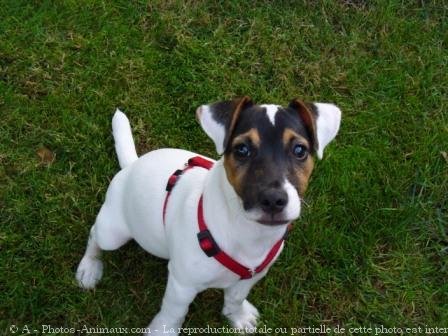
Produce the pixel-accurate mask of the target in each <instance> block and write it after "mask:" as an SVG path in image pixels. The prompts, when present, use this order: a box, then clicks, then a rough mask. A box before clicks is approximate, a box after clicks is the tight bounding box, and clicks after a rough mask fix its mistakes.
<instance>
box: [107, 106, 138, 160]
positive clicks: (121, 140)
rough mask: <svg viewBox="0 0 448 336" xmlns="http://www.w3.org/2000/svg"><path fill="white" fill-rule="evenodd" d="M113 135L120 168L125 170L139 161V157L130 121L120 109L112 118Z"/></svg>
mask: <svg viewBox="0 0 448 336" xmlns="http://www.w3.org/2000/svg"><path fill="white" fill-rule="evenodd" d="M112 134H113V136H114V140H115V151H116V152H117V156H118V162H119V163H120V167H121V168H124V167H126V166H129V165H130V164H131V163H132V162H134V161H135V160H137V159H138V156H137V152H136V151H135V145H134V139H133V138H132V131H131V125H129V120H128V118H127V117H126V115H125V114H124V113H123V112H121V111H120V110H119V109H117V110H116V111H115V114H114V117H113V118H112Z"/></svg>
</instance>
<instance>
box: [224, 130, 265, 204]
mask: <svg viewBox="0 0 448 336" xmlns="http://www.w3.org/2000/svg"><path fill="white" fill-rule="evenodd" d="M242 143H250V144H251V146H252V147H254V148H255V149H256V148H259V147H260V134H259V133H258V130H257V129H256V128H251V129H250V130H249V131H247V132H246V133H243V134H239V135H237V136H236V137H235V138H233V139H232V144H231V147H232V148H233V147H235V146H236V145H238V144H242ZM224 169H225V171H226V174H227V179H228V180H229V182H230V184H231V185H232V186H233V188H234V189H235V191H236V193H237V194H238V195H239V196H240V197H241V196H242V189H243V187H242V184H243V180H244V177H245V175H246V173H247V170H248V169H247V165H244V164H242V163H241V162H238V160H236V159H235V156H234V154H233V152H232V151H229V152H228V153H227V154H225V155H224Z"/></svg>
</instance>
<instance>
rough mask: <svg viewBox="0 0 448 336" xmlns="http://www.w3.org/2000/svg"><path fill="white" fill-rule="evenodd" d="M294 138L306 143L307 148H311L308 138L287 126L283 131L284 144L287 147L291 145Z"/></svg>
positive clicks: (298, 141)
mask: <svg viewBox="0 0 448 336" xmlns="http://www.w3.org/2000/svg"><path fill="white" fill-rule="evenodd" d="M294 140H297V141H296V142H297V143H300V144H303V145H305V146H306V148H308V149H309V148H310V145H309V143H308V140H306V139H305V138H304V137H303V136H301V135H299V134H297V133H296V132H294V131H293V130H292V129H290V128H285V130H284V131H283V144H284V145H285V147H287V146H290V145H291V143H292V142H293V141H294Z"/></svg>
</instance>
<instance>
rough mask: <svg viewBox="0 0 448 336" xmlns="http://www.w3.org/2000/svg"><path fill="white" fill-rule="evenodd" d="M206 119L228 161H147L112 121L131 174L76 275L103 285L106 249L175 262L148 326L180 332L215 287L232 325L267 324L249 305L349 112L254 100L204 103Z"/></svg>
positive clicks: (172, 153)
mask: <svg viewBox="0 0 448 336" xmlns="http://www.w3.org/2000/svg"><path fill="white" fill-rule="evenodd" d="M196 114H197V118H198V120H199V123H200V124H201V126H202V128H203V130H204V131H205V133H206V134H207V135H208V136H209V137H210V138H211V139H212V140H213V142H214V144H215V146H216V151H217V152H218V154H219V155H222V156H221V158H220V159H219V160H218V161H216V162H215V161H213V160H211V159H207V158H205V157H203V156H198V155H197V154H195V153H192V152H188V151H185V150H181V149H159V150H154V151H152V152H150V153H147V154H145V155H143V156H141V157H140V158H138V157H137V154H136V151H135V147H134V142H133V139H132V133H131V128H130V126H129V121H128V119H127V118H126V116H125V115H124V114H123V113H121V112H120V111H118V110H117V112H116V113H115V115H114V117H113V120H112V128H113V135H114V139H115V147H116V152H117V156H118V160H119V162H120V166H121V168H122V170H121V171H119V172H118V173H117V174H116V175H115V177H114V178H113V180H112V182H111V183H110V186H109V188H108V190H107V194H106V199H105V201H104V204H103V205H102V207H101V210H100V212H99V214H98V216H97V218H96V221H95V224H94V225H93V226H92V228H91V230H90V236H89V239H88V243H87V249H86V252H85V254H84V257H83V258H82V260H81V262H80V264H79V266H78V270H77V273H76V278H77V280H78V283H79V285H80V286H81V287H83V288H86V289H88V288H93V287H95V285H96V284H97V282H98V281H99V280H100V278H101V276H102V269H103V266H102V262H101V261H100V252H101V251H102V250H115V249H118V248H119V247H120V246H122V245H123V244H125V243H126V242H127V241H129V240H131V239H135V240H136V241H137V242H138V243H139V244H140V246H141V247H143V248H144V249H145V250H146V251H148V252H149V253H151V254H153V255H155V256H158V257H160V258H165V259H168V260H169V261H168V270H169V275H168V283H167V286H166V291H165V295H164V297H163V301H162V306H161V308H160V311H159V312H158V313H157V315H156V316H155V317H154V318H153V320H152V322H151V323H150V325H149V329H148V330H147V332H148V334H149V332H150V333H151V334H156V335H157V334H164V335H165V334H172V335H177V334H178V333H179V328H180V327H181V326H182V323H183V321H184V318H185V315H186V314H187V311H188V306H189V305H190V303H191V302H192V301H193V299H194V298H195V296H196V295H197V294H198V293H199V292H201V291H203V290H205V289H207V288H223V289H224V307H223V309H222V313H223V314H224V315H225V316H226V317H227V318H228V319H229V321H230V323H231V325H232V327H234V328H239V329H240V330H241V331H243V332H244V331H247V330H248V328H253V327H254V326H256V324H257V318H258V316H259V314H258V311H257V309H256V308H255V307H254V306H253V305H252V304H251V303H250V302H249V301H247V300H246V297H247V295H248V293H249V291H250V289H251V288H252V286H253V285H254V284H255V283H257V282H258V281H259V280H260V279H261V278H263V277H264V276H265V275H266V273H267V271H268V269H269V267H270V266H271V265H272V264H273V262H274V261H275V259H276V258H277V257H278V255H279V254H280V252H281V250H282V248H283V240H284V238H285V234H286V233H287V231H288V228H289V227H290V225H291V223H292V222H293V221H294V220H295V219H297V218H298V217H299V214H300V209H301V199H302V197H303V194H304V193H305V190H306V188H307V184H308V180H309V177H310V175H311V172H312V170H313V158H312V154H313V153H316V154H317V157H318V158H322V155H323V151H324V148H325V146H327V145H328V143H329V142H330V141H331V140H332V139H333V138H334V137H335V136H336V134H337V132H338V130H339V125H340V120H341V111H340V110H339V108H338V107H336V106H335V105H332V104H323V103H303V102H301V101H300V100H297V99H295V100H293V101H292V102H291V103H290V104H289V105H288V106H287V107H281V106H278V105H257V104H255V103H253V102H252V100H251V99H250V98H248V97H243V98H240V99H235V100H233V101H223V102H218V103H214V104H211V105H202V106H200V107H199V108H198V109H197V111H196Z"/></svg>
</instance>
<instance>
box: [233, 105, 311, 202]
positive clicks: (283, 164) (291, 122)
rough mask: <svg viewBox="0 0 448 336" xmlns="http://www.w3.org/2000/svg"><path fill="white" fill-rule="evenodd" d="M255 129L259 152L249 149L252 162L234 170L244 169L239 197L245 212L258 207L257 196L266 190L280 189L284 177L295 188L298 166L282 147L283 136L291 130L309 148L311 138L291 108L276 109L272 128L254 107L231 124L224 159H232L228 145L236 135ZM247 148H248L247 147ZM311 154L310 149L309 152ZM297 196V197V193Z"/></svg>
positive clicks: (239, 164) (261, 110) (241, 163)
mask: <svg viewBox="0 0 448 336" xmlns="http://www.w3.org/2000/svg"><path fill="white" fill-rule="evenodd" d="M252 128H255V129H256V130H257V131H258V134H259V137H260V146H259V148H253V149H252V152H254V153H255V154H254V155H253V157H252V158H248V159H245V160H239V161H238V160H236V162H237V169H244V170H245V172H246V173H245V176H244V179H243V180H242V183H243V185H242V186H241V188H240V190H241V195H239V196H240V197H241V198H242V200H243V205H244V208H245V209H246V210H249V209H251V208H254V207H257V206H259V204H258V203H259V197H258V196H259V194H260V193H263V192H264V191H265V190H266V189H269V188H272V189H281V188H282V187H283V182H284V179H285V177H286V178H287V179H288V180H289V181H290V182H291V183H292V184H293V185H295V186H297V185H298V181H297V177H296V174H295V173H296V170H297V167H298V165H300V162H298V161H297V159H296V158H294V156H293V155H291V152H290V149H289V148H288V146H286V147H285V144H284V142H283V134H284V131H285V129H291V130H292V131H294V132H295V133H297V134H298V135H300V136H302V137H303V138H305V139H306V140H307V141H308V143H309V144H310V145H311V144H312V136H311V135H310V134H309V132H308V131H307V128H306V127H305V126H304V124H303V122H302V120H301V118H300V116H299V115H298V113H297V111H296V110H294V109H292V108H289V107H288V108H283V107H279V110H278V111H277V113H276V115H275V125H273V124H272V123H271V121H270V120H269V117H268V115H267V113H266V108H263V107H261V106H258V105H254V106H252V107H250V108H246V109H244V110H243V111H241V113H240V116H239V118H238V120H237V122H236V124H235V127H234V130H233V132H232V135H231V138H230V139H229V140H230V141H229V142H228V146H227V148H226V149H225V155H232V151H233V148H232V141H233V139H234V138H235V137H237V136H238V135H241V134H244V133H247V132H248V131H249V130H250V129H252ZM249 145H251V144H249ZM309 150H310V151H311V150H312V149H311V148H309ZM298 191H299V194H300V190H298Z"/></svg>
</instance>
